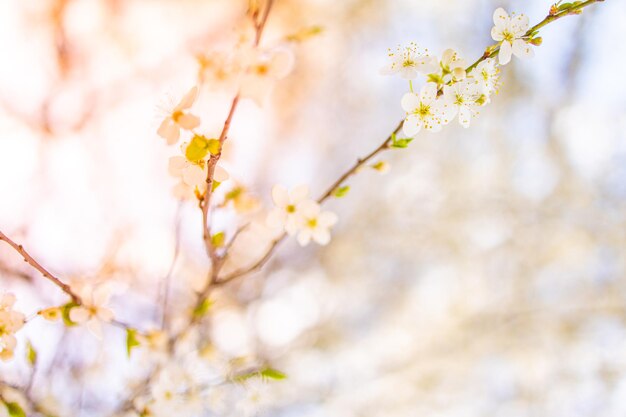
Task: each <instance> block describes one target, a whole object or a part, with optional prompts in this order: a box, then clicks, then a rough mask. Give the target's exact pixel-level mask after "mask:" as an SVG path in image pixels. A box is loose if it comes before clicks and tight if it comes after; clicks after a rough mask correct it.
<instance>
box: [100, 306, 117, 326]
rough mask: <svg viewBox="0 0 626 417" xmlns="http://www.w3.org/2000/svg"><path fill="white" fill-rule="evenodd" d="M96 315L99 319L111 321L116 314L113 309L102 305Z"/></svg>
mask: <svg viewBox="0 0 626 417" xmlns="http://www.w3.org/2000/svg"><path fill="white" fill-rule="evenodd" d="M96 316H97V317H98V319H100V320H102V321H104V322H106V323H109V322H111V321H112V320H113V318H114V317H115V315H114V314H113V310H111V309H109V308H104V307H101V308H99V309H98V311H97V313H96Z"/></svg>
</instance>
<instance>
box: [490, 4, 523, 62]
mask: <svg viewBox="0 0 626 417" xmlns="http://www.w3.org/2000/svg"><path fill="white" fill-rule="evenodd" d="M493 23H494V24H495V26H494V27H493V28H492V29H491V37H492V38H493V40H495V41H498V42H500V52H499V54H498V60H499V62H500V65H505V64H508V63H509V61H511V54H513V55H515V56H517V57H518V58H530V57H532V56H533V55H534V51H533V49H532V48H531V47H530V44H529V43H528V42H527V41H526V40H525V39H523V37H524V36H525V35H526V32H527V31H528V17H527V16H526V15H524V14H518V15H516V14H512V15H511V16H509V14H508V13H507V12H506V11H505V10H504V9H503V8H501V7H499V8H497V9H496V11H495V12H494V13H493Z"/></svg>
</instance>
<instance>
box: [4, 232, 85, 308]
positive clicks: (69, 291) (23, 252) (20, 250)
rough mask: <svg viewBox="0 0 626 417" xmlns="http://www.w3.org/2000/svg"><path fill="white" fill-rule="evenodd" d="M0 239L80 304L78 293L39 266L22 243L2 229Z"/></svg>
mask: <svg viewBox="0 0 626 417" xmlns="http://www.w3.org/2000/svg"><path fill="white" fill-rule="evenodd" d="M0 240H2V241H4V242H6V243H8V244H9V245H10V246H11V247H12V248H13V249H15V250H16V251H17V252H18V253H19V254H20V255H22V258H24V261H25V262H27V263H28V264H29V265H30V266H32V267H33V268H35V269H36V270H37V271H39V272H40V273H41V275H43V276H44V278H46V279H48V281H50V282H52V283H53V284H54V285H56V286H57V287H59V288H60V289H61V290H62V291H63V292H64V293H66V294H67V295H69V296H70V297H71V298H72V301H74V302H75V303H77V304H82V300H81V299H80V297H79V296H78V294H76V293H75V292H74V291H73V290H72V289H71V288H70V286H69V285H67V284H66V283H64V282H63V281H61V280H60V279H59V278H57V277H56V276H54V275H53V274H52V273H50V272H49V271H48V270H47V269H46V268H44V267H43V266H41V264H40V263H39V262H37V261H36V260H35V258H33V257H32V256H30V254H29V253H28V252H27V251H26V249H24V247H23V246H22V245H19V244H17V243H15V242H14V241H12V240H11V239H9V238H8V237H7V235H5V234H4V233H2V231H0Z"/></svg>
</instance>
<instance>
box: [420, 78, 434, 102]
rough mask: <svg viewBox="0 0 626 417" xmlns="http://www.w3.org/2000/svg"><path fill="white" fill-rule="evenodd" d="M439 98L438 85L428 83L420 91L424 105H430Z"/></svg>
mask: <svg viewBox="0 0 626 417" xmlns="http://www.w3.org/2000/svg"><path fill="white" fill-rule="evenodd" d="M436 98H437V84H435V83H426V85H424V87H422V90H421V91H420V101H421V102H422V103H424V104H430V103H432V102H433V101H435V99H436Z"/></svg>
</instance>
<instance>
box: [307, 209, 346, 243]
mask: <svg viewBox="0 0 626 417" xmlns="http://www.w3.org/2000/svg"><path fill="white" fill-rule="evenodd" d="M337 220H338V217H337V215H336V214H335V213H333V212H331V211H322V209H321V207H320V205H319V204H308V205H306V206H305V207H304V208H303V210H302V212H301V218H300V222H301V224H300V230H299V232H298V243H299V244H300V245H301V246H306V245H308V244H309V242H311V240H313V241H315V242H317V243H318V244H320V245H322V246H323V245H327V244H328V242H330V229H331V228H332V227H333V226H334V225H335V224H336V223H337Z"/></svg>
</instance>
